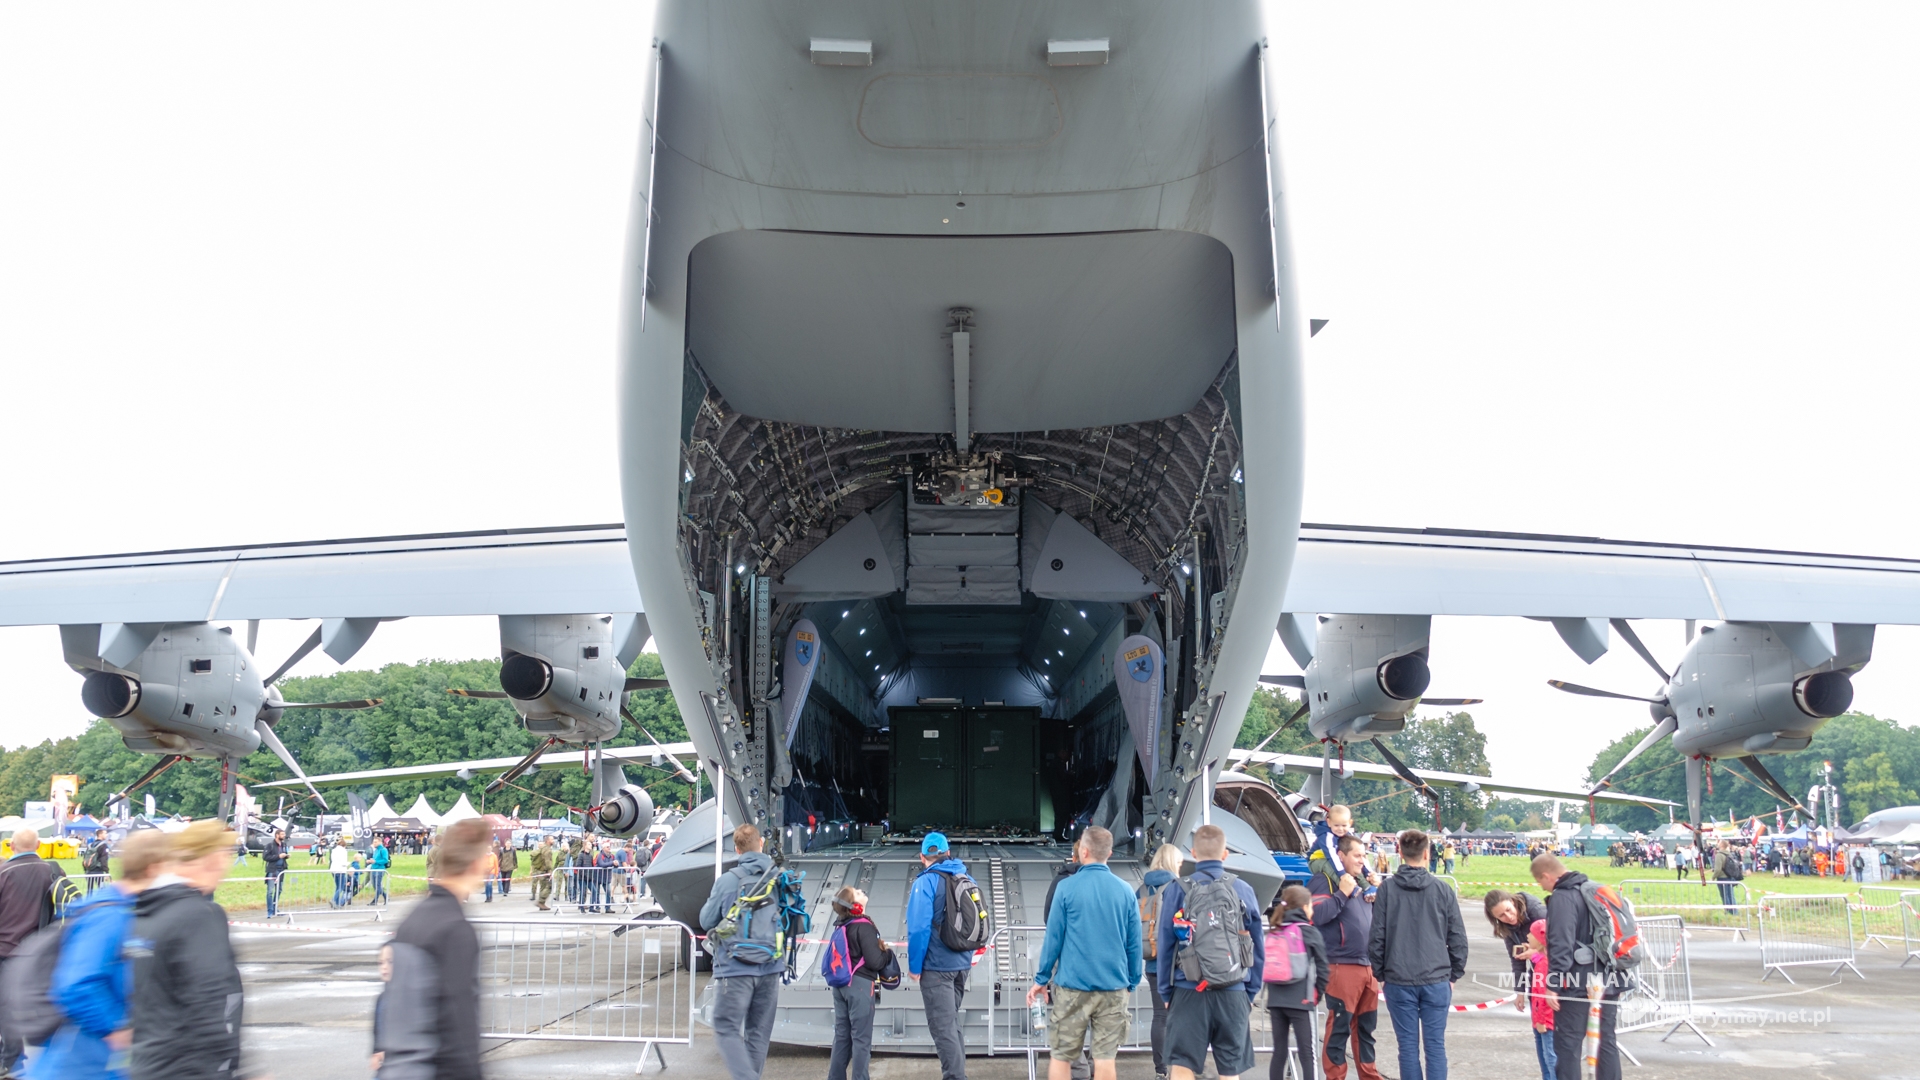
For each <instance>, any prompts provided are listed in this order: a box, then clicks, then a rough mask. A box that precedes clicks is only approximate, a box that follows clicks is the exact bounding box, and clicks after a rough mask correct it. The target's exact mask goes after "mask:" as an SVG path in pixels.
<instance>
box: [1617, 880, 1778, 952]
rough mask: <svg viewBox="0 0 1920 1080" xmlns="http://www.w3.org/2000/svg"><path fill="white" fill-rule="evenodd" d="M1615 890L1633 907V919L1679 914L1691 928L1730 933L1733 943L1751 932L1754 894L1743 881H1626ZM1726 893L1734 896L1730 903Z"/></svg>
mask: <svg viewBox="0 0 1920 1080" xmlns="http://www.w3.org/2000/svg"><path fill="white" fill-rule="evenodd" d="M1616 887H1617V888H1618V889H1619V890H1620V894H1621V895H1622V896H1625V897H1626V898H1627V902H1628V903H1630V904H1632V905H1633V913H1634V915H1635V916H1639V915H1641V914H1643V913H1645V914H1653V915H1678V916H1680V918H1681V921H1682V922H1684V923H1685V924H1686V925H1687V926H1689V927H1692V928H1694V929H1707V930H1731V931H1733V934H1734V940H1735V941H1743V940H1745V939H1746V936H1747V935H1748V934H1750V933H1752V932H1753V911H1754V904H1753V895H1752V893H1750V892H1749V891H1748V890H1747V886H1746V883H1745V882H1744V881H1709V882H1707V883H1705V884H1701V882H1700V879H1699V878H1697V877H1693V878H1686V879H1684V880H1681V881H1668V880H1665V879H1662V878H1628V879H1627V880H1625V881H1622V882H1621V883H1620V884H1619V885H1618V886H1616ZM1723 890H1726V891H1723ZM1727 891H1731V893H1732V895H1733V903H1732V904H1728V903H1727V901H1726V896H1727Z"/></svg>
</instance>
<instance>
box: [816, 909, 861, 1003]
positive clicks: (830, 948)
mask: <svg viewBox="0 0 1920 1080" xmlns="http://www.w3.org/2000/svg"><path fill="white" fill-rule="evenodd" d="M855 919H858V920H859V921H860V922H863V923H866V924H867V925H868V926H872V925H873V920H871V919H869V918H867V917H866V916H865V915H856V916H854V917H853V918H852V919H848V920H847V921H846V922H843V923H841V924H840V925H839V926H836V927H834V928H833V934H832V936H830V937H828V938H827V948H826V951H825V952H822V953H821V954H820V977H821V978H822V979H824V980H826V984H827V985H828V986H851V985H853V973H854V972H856V971H859V970H860V969H861V967H863V966H864V965H865V964H866V962H867V960H866V957H856V956H854V955H853V947H852V945H850V944H849V943H848V942H847V926H848V924H849V923H852V922H853V921H854V920H855Z"/></svg>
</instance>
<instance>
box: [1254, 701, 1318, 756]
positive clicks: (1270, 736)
mask: <svg viewBox="0 0 1920 1080" xmlns="http://www.w3.org/2000/svg"><path fill="white" fill-rule="evenodd" d="M1305 715H1307V704H1306V702H1301V703H1300V707H1299V708H1297V709H1295V710H1293V715H1292V716H1289V717H1287V718H1286V719H1285V720H1284V721H1282V722H1281V724H1280V726H1279V727H1277V728H1274V729H1273V730H1272V731H1270V732H1268V733H1267V737H1266V738H1264V739H1261V740H1260V745H1259V746H1256V747H1254V748H1253V749H1252V750H1249V751H1247V753H1249V754H1257V753H1259V752H1260V751H1262V750H1264V749H1266V746H1267V744H1268V743H1270V742H1272V741H1273V740H1274V738H1275V737H1277V736H1278V735H1279V734H1280V733H1281V732H1283V731H1285V730H1287V729H1288V728H1290V727H1292V726H1293V722H1294V721H1295V720H1298V719H1300V718H1301V717H1303V716H1305Z"/></svg>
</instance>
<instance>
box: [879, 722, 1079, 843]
mask: <svg viewBox="0 0 1920 1080" xmlns="http://www.w3.org/2000/svg"><path fill="white" fill-rule="evenodd" d="M1039 725H1040V711H1039V710H1038V709H1023V708H1000V707H989V708H960V707H954V708H926V707H913V708H896V709H893V710H892V728H893V747H892V749H893V800H892V804H893V812H892V813H891V814H890V815H889V821H890V823H891V825H892V828H893V829H894V830H895V831H897V832H919V831H922V830H926V829H942V830H952V831H959V832H999V831H1006V830H1012V831H1015V832H1021V833H1027V834H1037V833H1038V832H1039V831H1040V825H1041V821H1040V818H1041V813H1040V802H1041V791H1042V785H1041V783H1040V775H1039V769H1038V768H1037V767H1036V762H1037V760H1038V757H1037V754H1036V752H1035V751H1036V744H1037V741H1038V737H1039Z"/></svg>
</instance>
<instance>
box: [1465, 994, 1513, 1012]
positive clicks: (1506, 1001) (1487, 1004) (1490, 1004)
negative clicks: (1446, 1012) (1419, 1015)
mask: <svg viewBox="0 0 1920 1080" xmlns="http://www.w3.org/2000/svg"><path fill="white" fill-rule="evenodd" d="M1519 996H1520V995H1519V994H1508V995H1507V996H1506V997H1503V998H1496V999H1494V1000H1493V1001H1482V1002H1477V1003H1475V1004H1472V1005H1451V1006H1448V1007H1449V1008H1451V1009H1452V1010H1453V1011H1454V1012H1486V1011H1487V1010H1488V1009H1495V1008H1498V1007H1500V1006H1502V1005H1511V1004H1513V999H1514V998H1517V997H1519Z"/></svg>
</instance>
